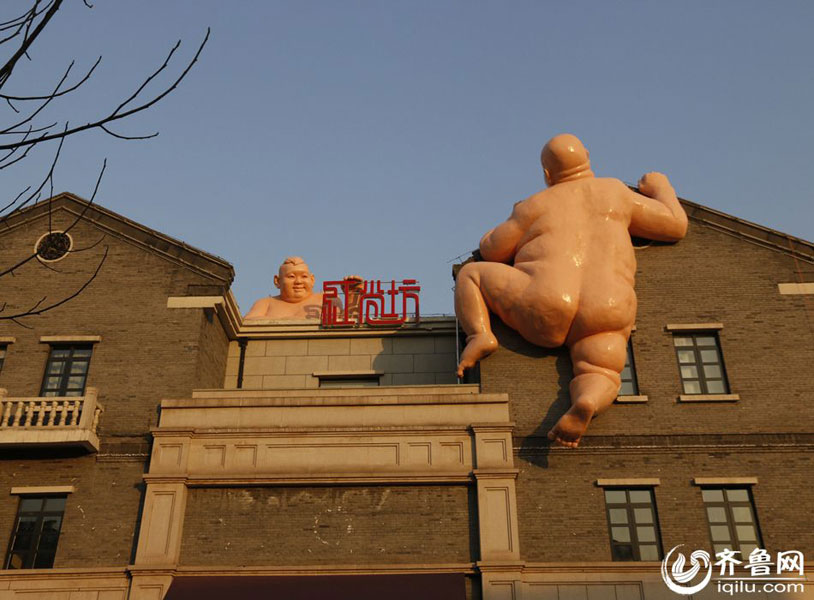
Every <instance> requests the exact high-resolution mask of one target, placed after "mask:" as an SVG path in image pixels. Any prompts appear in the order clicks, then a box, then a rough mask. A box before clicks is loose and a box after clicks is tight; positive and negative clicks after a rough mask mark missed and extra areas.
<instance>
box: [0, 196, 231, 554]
mask: <svg viewBox="0 0 814 600" xmlns="http://www.w3.org/2000/svg"><path fill="white" fill-rule="evenodd" d="M75 218H76V217H75V216H72V215H68V214H67V213H65V212H64V211H62V210H57V211H55V212H54V215H53V228H54V229H63V228H65V227H66V226H67V225H69V224H70V223H72V222H73V221H74V219H75ZM47 230H48V220H47V216H44V217H40V218H38V219H35V220H32V221H31V222H29V223H27V224H26V225H24V226H22V227H18V228H16V229H12V230H10V231H5V232H4V233H3V240H2V245H0V248H2V253H0V254H2V257H0V261H1V262H0V264H6V265H8V264H10V260H11V259H12V258H13V257H17V258H19V257H24V256H26V255H30V254H31V252H32V251H33V247H34V243H35V242H36V240H37V239H38V238H39V236H40V235H42V234H43V233H45V232H46V231H47ZM70 233H71V235H72V237H73V238H74V247H75V248H85V247H88V246H91V245H92V244H93V243H95V242H97V241H99V240H100V239H101V242H100V243H99V245H98V246H97V247H95V248H92V249H90V250H87V251H84V252H77V253H75V254H70V255H68V257H67V258H65V259H63V260H60V261H59V262H55V263H53V264H52V265H51V266H52V267H53V269H55V271H52V270H49V269H47V268H45V267H42V266H40V265H39V264H38V263H37V261H36V260H33V261H29V262H28V263H26V264H25V265H23V266H22V267H20V268H19V269H18V270H17V271H16V272H15V276H14V277H9V276H7V277H4V278H3V280H2V300H3V301H4V302H8V306H7V309H6V310H7V314H11V313H12V311H14V310H15V309H18V308H26V307H30V306H31V305H33V304H34V303H35V302H36V301H37V300H38V299H39V298H41V297H42V296H46V297H47V299H46V301H45V303H44V304H48V303H50V302H53V301H56V300H59V299H61V298H64V297H65V296H66V295H68V294H70V293H72V292H73V291H75V290H76V289H78V288H79V287H80V286H81V285H82V284H84V283H85V282H86V281H87V280H88V277H89V276H90V275H91V274H92V273H93V271H94V270H95V269H96V267H97V265H98V264H99V260H100V258H101V256H102V254H103V252H104V248H105V247H108V257H107V260H106V261H105V264H104V265H103V266H102V269H101V271H100V272H99V275H98V277H96V279H95V280H94V281H92V282H91V284H90V285H89V286H88V287H87V288H86V289H85V290H84V291H83V292H82V293H81V294H80V295H79V296H78V297H76V298H75V299H73V300H71V301H70V302H68V303H66V304H64V305H63V306H60V307H59V308H56V309H54V310H52V311H49V312H47V313H45V314H43V315H40V316H36V317H30V318H26V319H24V320H23V322H24V323H25V325H27V326H28V327H32V328H33V329H26V328H24V327H21V326H18V325H15V324H14V323H12V322H10V321H0V336H13V337H15V338H16V341H15V343H13V344H11V345H10V346H9V349H8V354H7V356H6V361H5V364H4V366H3V369H2V372H0V387H3V388H6V389H7V390H8V394H9V396H11V397H28V396H38V395H39V393H40V386H41V384H42V378H43V373H44V371H45V366H46V362H47V359H48V354H49V351H50V346H49V345H48V344H44V343H40V336H43V335H94V336H101V342H99V343H97V344H95V345H94V350H93V356H92V358H91V361H90V369H89V373H88V380H87V385H88V386H94V387H97V388H98V390H99V401H100V403H101V404H102V405H103V406H104V409H105V411H104V413H103V414H102V417H101V420H100V422H99V429H98V433H99V435H100V438H101V442H102V451H101V453H100V454H99V455H98V456H87V455H85V454H84V453H81V452H76V451H72V450H52V451H40V450H32V449H25V448H23V449H17V450H9V449H6V448H4V449H2V450H1V451H0V545H2V546H0V550H1V551H3V552H5V550H6V547H7V543H8V540H9V538H10V536H11V532H12V529H13V525H14V517H15V514H16V510H17V497H16V496H10V495H9V490H10V488H11V487H12V486H49V485H66V484H70V485H74V486H75V487H76V490H77V491H76V492H75V493H74V494H71V495H70V496H69V498H68V505H67V508H66V512H65V519H64V524H63V529H62V534H61V536H60V541H59V545H58V552H57V556H56V565H55V566H57V567H94V566H115V565H127V564H130V563H131V562H132V559H133V557H132V554H133V547H134V546H133V544H134V535H135V528H136V521H137V519H138V518H139V511H140V508H139V503H140V501H141V494H142V489H143V480H142V473H143V472H144V470H145V461H146V458H147V455H148V452H149V448H148V446H147V444H148V442H149V429H150V427H152V426H155V425H156V423H157V417H158V405H159V403H160V401H161V399H162V398H166V397H189V396H190V395H191V391H192V389H194V388H200V387H213V386H216V385H218V384H219V383H220V382H222V380H223V373H224V369H225V355H226V351H227V341H226V339H225V335H224V333H223V331H222V328H221V326H220V323H219V322H218V320H217V318H215V319H213V320H211V321H210V320H208V319H207V318H206V315H205V314H204V311H203V310H201V309H168V308H167V297H168V296H182V295H186V294H187V293H188V290H189V289H191V288H195V287H200V286H211V285H213V284H222V282H219V281H216V280H215V279H213V278H210V277H207V276H204V275H202V274H198V273H196V272H193V271H191V270H189V269H188V268H186V267H184V266H181V265H180V264H178V263H176V262H173V261H170V260H168V259H166V258H163V257H161V256H159V255H157V254H155V253H153V252H151V251H149V250H146V249H144V248H141V247H139V246H136V245H135V244H134V243H132V242H131V241H129V240H127V239H125V238H123V237H121V236H119V235H118V234H116V233H115V232H113V231H111V230H109V229H104V230H103V229H101V228H99V227H97V226H96V225H94V224H93V223H92V222H90V221H88V220H82V221H80V222H79V223H78V224H77V225H76V226H75V227H74V228H73V229H72V230H71V232H70ZM125 455H130V456H125ZM20 457H25V458H24V459H22V458H20ZM117 461H118V462H117ZM122 461H123V462H122Z"/></svg>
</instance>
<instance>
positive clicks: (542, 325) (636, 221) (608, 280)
mask: <svg viewBox="0 0 814 600" xmlns="http://www.w3.org/2000/svg"><path fill="white" fill-rule="evenodd" d="M542 164H543V170H544V172H545V179H546V183H547V184H548V186H549V187H548V189H546V190H543V191H541V192H538V193H536V194H534V195H533V196H531V197H530V198H528V199H526V200H523V201H522V202H518V203H516V204H515V205H514V209H513V210H512V215H511V217H509V219H508V220H507V221H506V222H504V223H501V224H500V225H498V226H497V227H495V228H494V229H492V230H491V231H489V232H488V233H487V234H486V235H485V236H483V239H481V242H480V253H481V256H482V257H483V260H484V261H486V262H474V263H469V264H466V265H464V267H463V268H462V269H461V271H460V272H459V273H458V277H457V283H456V288H455V313H456V314H457V315H458V318H459V319H460V322H461V325H462V327H463V329H464V331H465V332H466V333H467V338H466V347H465V348H464V350H463V353H462V354H461V359H460V363H459V364H458V376H459V377H460V376H462V375H463V372H464V370H465V369H468V368H470V367H472V366H474V365H475V364H476V363H477V361H479V360H481V359H482V358H484V357H486V356H488V355H489V354H491V353H492V352H494V351H495V350H496V349H497V346H498V343H497V339H496V338H495V336H494V334H493V333H492V329H491V326H490V322H489V310H491V311H492V312H494V313H495V314H496V315H497V316H498V317H500V319H501V320H502V321H503V322H504V323H506V324H507V325H508V326H509V327H511V328H513V329H515V330H517V331H518V332H519V333H520V335H522V336H523V337H524V338H525V339H526V340H528V341H529V342H531V343H533V344H537V345H539V346H544V347H546V348H554V347H557V346H561V345H563V344H565V345H566V346H567V347H568V349H569V351H570V354H571V362H572V363H573V369H574V378H573V379H572V380H571V384H570V392H571V408H570V409H569V410H568V412H566V413H565V414H564V415H563V416H562V417H561V418H560V420H559V421H558V422H557V424H556V425H555V426H554V427H553V428H552V429H551V431H550V432H549V433H548V437H549V439H551V440H553V441H554V442H556V443H558V444H561V445H563V446H569V447H576V446H577V445H578V444H579V441H580V438H581V437H582V434H583V433H584V432H585V429H586V428H587V427H588V424H589V422H590V421H591V419H592V418H593V417H594V416H595V415H597V414H599V413H600V412H602V411H603V410H605V409H606V408H607V407H608V406H610V405H611V404H612V403H613V401H614V399H615V398H616V395H617V393H618V392H619V386H620V381H621V379H620V373H621V372H622V369H623V368H624V365H625V360H626V357H627V340H628V338H629V336H630V331H631V329H632V328H633V324H634V322H635V320H636V293H635V291H634V289H633V285H634V276H635V273H636V257H635V256H634V251H633V245H632V243H631V239H630V237H631V236H638V237H645V238H649V239H653V240H659V241H678V240H680V239H682V238H683V237H684V235H685V234H686V232H687V215H686V213H685V212H684V209H683V208H682V207H681V205H680V204H679V202H678V198H677V197H676V194H675V191H674V190H673V188H672V186H671V185H670V182H669V181H668V180H667V177H665V176H664V175H662V174H661V173H647V174H646V175H644V176H643V177H642V178H641V180H640V181H639V191H640V192H641V193H638V194H637V193H635V192H633V191H631V190H630V189H629V188H628V187H627V185H625V184H624V183H623V182H621V181H620V180H618V179H611V178H598V177H595V176H594V173H593V171H592V170H591V163H590V160H589V156H588V151H587V150H586V149H585V147H584V146H583V145H582V142H580V141H579V139H577V138H576V137H575V136H573V135H570V134H563V135H558V136H556V137H554V138H552V139H551V140H550V141H549V142H548V143H547V144H546V145H545V147H544V148H543V152H542Z"/></svg>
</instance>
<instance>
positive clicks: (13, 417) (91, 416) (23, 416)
mask: <svg viewBox="0 0 814 600" xmlns="http://www.w3.org/2000/svg"><path fill="white" fill-rule="evenodd" d="M97 394H98V392H97V390H96V388H93V387H89V388H87V389H86V390H85V395H84V396H49V397H36V398H12V397H9V396H8V393H7V390H5V389H0V444H13V445H20V444H26V443H37V444H41V445H42V444H49V443H54V444H61V445H64V444H68V445H70V444H71V443H73V442H75V443H78V444H80V445H84V446H86V447H90V448H92V449H94V450H95V449H98V438H97V437H96V428H97V427H98V425H99V418H100V416H101V414H102V412H103V411H104V408H103V407H102V405H101V404H99V402H98V400H97ZM46 432H53V433H54V434H55V435H50V436H49V435H43V433H46ZM27 433H30V434H32V435H26V434H27Z"/></svg>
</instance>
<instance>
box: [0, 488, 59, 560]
mask: <svg viewBox="0 0 814 600" xmlns="http://www.w3.org/2000/svg"><path fill="white" fill-rule="evenodd" d="M64 507H65V497H64V496H59V497H54V496H29V497H23V498H20V502H19V505H18V509H17V519H16V521H15V524H14V533H13V535H12V541H11V544H10V546H9V549H8V552H7V555H6V563H5V568H7V569H31V568H34V569H47V568H51V567H53V566H54V557H55V556H56V550H57V543H58V541H59V531H60V527H61V526H62V513H63V510H64Z"/></svg>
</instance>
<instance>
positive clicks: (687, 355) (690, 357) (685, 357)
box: [678, 350, 695, 364]
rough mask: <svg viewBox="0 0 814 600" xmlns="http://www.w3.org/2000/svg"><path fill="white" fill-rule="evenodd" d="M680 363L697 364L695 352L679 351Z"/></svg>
mask: <svg viewBox="0 0 814 600" xmlns="http://www.w3.org/2000/svg"><path fill="white" fill-rule="evenodd" d="M678 362H680V363H685V364H687V363H694V362H695V352H693V351H692V350H679V351H678Z"/></svg>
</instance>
